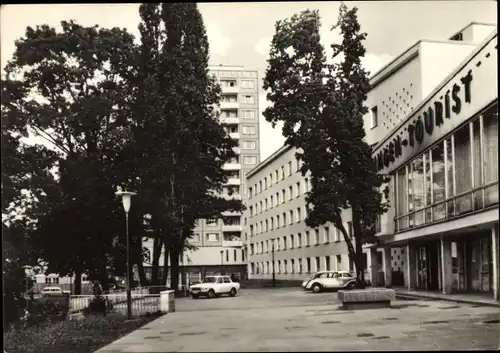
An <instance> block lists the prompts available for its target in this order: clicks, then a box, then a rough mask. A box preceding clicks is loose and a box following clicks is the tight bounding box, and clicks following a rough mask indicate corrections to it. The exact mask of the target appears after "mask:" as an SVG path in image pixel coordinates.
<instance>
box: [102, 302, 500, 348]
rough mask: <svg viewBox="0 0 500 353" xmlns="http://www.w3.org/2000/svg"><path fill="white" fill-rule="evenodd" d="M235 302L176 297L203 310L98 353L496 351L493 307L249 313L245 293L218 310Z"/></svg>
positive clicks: (405, 305)
mask: <svg viewBox="0 0 500 353" xmlns="http://www.w3.org/2000/svg"><path fill="white" fill-rule="evenodd" d="M299 293H300V292H299ZM283 294H285V293H283ZM301 294H302V293H301ZM275 295H276V296H277V295H278V293H276V294H273V295H272V296H275ZM294 295H295V294H294ZM321 296H322V297H320V298H325V299H324V301H325V302H326V301H331V299H332V295H331V294H330V295H328V294H326V293H325V294H323V293H322V294H321ZM333 296H336V295H335V294H334V295H333ZM237 298H238V297H237ZM241 298H243V299H241ZM290 298H293V296H290ZM302 298H303V299H307V298H309V297H307V296H305V295H303V297H302ZM311 298H313V297H311ZM317 298H318V297H317ZM317 298H316V299H315V300H318V299H317ZM233 299H234V298H220V299H214V300H198V301H196V300H190V299H184V300H182V299H181V300H179V301H180V302H182V305H181V307H182V306H186V305H187V304H190V305H191V306H192V308H196V307H197V306H205V307H204V309H203V310H202V311H194V310H191V311H188V310H186V311H178V312H176V313H171V314H168V315H165V316H163V317H161V318H159V319H157V320H155V321H153V322H151V323H149V324H147V325H146V326H144V327H143V328H141V329H139V330H137V331H135V332H132V333H131V334H129V335H127V336H125V337H123V338H121V339H119V340H118V341H116V342H114V343H112V344H110V345H109V346H107V347H104V348H102V349H100V350H98V351H97V353H134V352H135V353H146V352H148V353H149V352H196V351H198V352H201V351H203V352H234V351H262V352H266V351H267V352H270V351H332V350H461V349H497V348H499V324H498V320H499V313H498V309H497V308H492V307H485V306H478V305H470V304H455V303H446V302H442V301H416V300H411V301H401V300H397V301H395V302H394V305H393V308H391V309H372V310H359V311H343V310H339V309H338V304H321V303H319V302H318V304H317V305H315V306H286V305H287V304H288V301H289V300H291V299H288V300H283V301H282V303H281V304H278V305H274V306H269V307H262V306H260V307H254V308H247V307H246V306H250V305H252V303H253V302H254V299H255V298H254V296H253V295H249V296H248V297H244V296H242V297H240V301H239V304H240V305H241V306H242V307H241V308H240V309H231V310H221V309H222V308H223V307H224V306H225V305H230V302H231V301H232V300H233ZM264 300H265V299H261V301H264ZM269 300H270V301H271V302H272V301H273V300H272V298H270V299H269ZM183 301H185V302H183ZM226 301H227V302H226ZM273 304H274V303H273ZM209 305H213V306H214V309H212V310H210V309H209V308H208V306H209ZM230 306H232V305H230Z"/></svg>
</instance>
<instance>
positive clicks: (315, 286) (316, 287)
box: [312, 283, 323, 293]
mask: <svg viewBox="0 0 500 353" xmlns="http://www.w3.org/2000/svg"><path fill="white" fill-rule="evenodd" d="M322 289H323V288H322V287H321V285H320V284H319V283H314V284H313V285H312V291H313V292H314V293H319V292H321V290H322Z"/></svg>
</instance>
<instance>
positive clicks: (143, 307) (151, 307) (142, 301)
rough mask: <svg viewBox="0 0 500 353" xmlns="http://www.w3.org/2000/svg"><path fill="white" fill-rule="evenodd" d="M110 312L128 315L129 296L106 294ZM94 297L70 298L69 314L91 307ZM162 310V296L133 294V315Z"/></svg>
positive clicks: (105, 297)
mask: <svg viewBox="0 0 500 353" xmlns="http://www.w3.org/2000/svg"><path fill="white" fill-rule="evenodd" d="M102 297H103V298H104V300H105V301H106V307H107V311H108V312H120V313H124V314H126V313H127V295H126V293H125V295H121V294H120V295H115V294H105V295H103V296H102ZM92 299H94V296H93V295H75V296H71V297H70V301H69V312H70V313H75V312H81V311H83V310H84V309H86V308H88V307H89V304H90V302H91V301H92ZM158 310H160V294H132V313H133V314H134V315H137V314H145V313H149V312H156V311H158Z"/></svg>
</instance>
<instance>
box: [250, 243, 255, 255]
mask: <svg viewBox="0 0 500 353" xmlns="http://www.w3.org/2000/svg"><path fill="white" fill-rule="evenodd" d="M253 254H254V244H250V255H253Z"/></svg>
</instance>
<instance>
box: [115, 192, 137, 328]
mask: <svg viewBox="0 0 500 353" xmlns="http://www.w3.org/2000/svg"><path fill="white" fill-rule="evenodd" d="M116 195H117V196H121V197H122V203H123V209H124V210H125V236H126V238H127V266H126V267H127V316H128V319H129V320H131V319H132V294H131V292H130V239H129V234H128V212H129V211H130V203H131V201H132V196H133V195H136V193H135V192H130V191H118V192H117V193H116Z"/></svg>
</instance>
